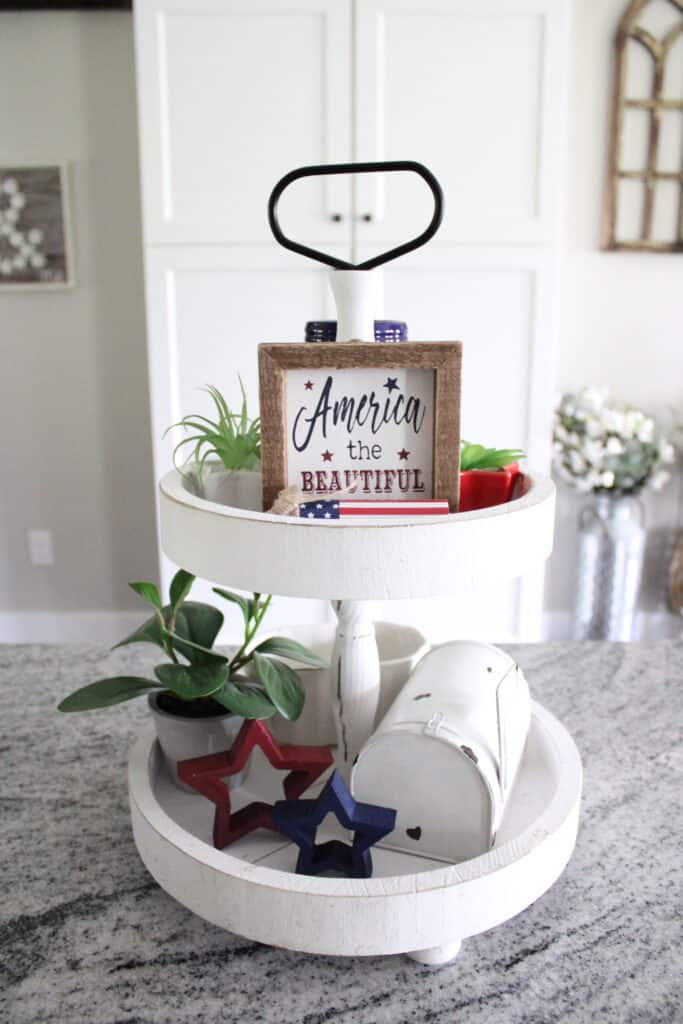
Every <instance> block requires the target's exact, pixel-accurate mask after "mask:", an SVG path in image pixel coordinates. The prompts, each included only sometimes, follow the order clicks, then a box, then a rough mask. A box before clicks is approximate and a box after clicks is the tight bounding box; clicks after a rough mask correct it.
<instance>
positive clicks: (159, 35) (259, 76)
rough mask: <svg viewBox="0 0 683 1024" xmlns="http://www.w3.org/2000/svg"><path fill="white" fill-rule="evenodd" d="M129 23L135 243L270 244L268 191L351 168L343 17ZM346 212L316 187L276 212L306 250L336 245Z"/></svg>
mask: <svg viewBox="0 0 683 1024" xmlns="http://www.w3.org/2000/svg"><path fill="white" fill-rule="evenodd" d="M137 19H138V21H137V39H138V57H139V60H138V65H139V72H138V73H139V78H140V98H141V122H142V132H141V139H142V157H143V165H144V175H145V181H146V187H145V189H144V202H145V230H146V241H147V242H148V243H156V242H169V241H171V242H188V243H201V242H217V243H222V244H225V243H232V242H265V241H270V240H271V238H272V236H271V234H270V230H269V228H268V224H267V219H266V203H267V200H268V195H269V194H270V191H271V189H272V187H273V185H274V184H275V182H276V181H277V180H278V179H279V178H280V177H281V176H282V175H283V174H285V173H286V172H287V171H288V170H290V169H291V168H292V167H296V166H298V165H301V164H306V163H324V162H327V161H331V160H348V159H349V158H350V92H351V90H350V65H349V55H348V40H349V31H350V29H349V16H348V6H347V4H345V3H341V4H336V3H334V2H333V0H294V2H293V3H287V4H285V3H283V2H280V0H267V2H263V0H261V2H258V0H256V2H252V0H207V2H202V3H201V4H196V3H191V2H190V0H154V2H145V0H143V2H142V3H141V4H139V5H138V6H137ZM284 40H286V44H285V42H284ZM349 199H350V187H349V183H348V182H344V181H342V180H341V179H337V180H333V179H330V180H329V181H325V182H323V181H322V180H320V179H317V180H316V181H315V182H312V183H311V185H310V187H308V188H306V189H300V190H298V191H297V192H296V193H295V194H293V195H292V196H291V197H288V208H287V211H286V212H287V214H288V219H289V220H290V221H291V222H292V223H294V224H296V226H297V230H298V231H299V232H300V233H301V236H302V237H303V238H318V239H320V238H325V239H326V240H331V241H338V240H340V239H342V238H343V237H344V236H345V235H348V232H349V214H350V201H349ZM335 215H341V217H342V220H339V221H338V220H335V219H333V217H334V216H335Z"/></svg>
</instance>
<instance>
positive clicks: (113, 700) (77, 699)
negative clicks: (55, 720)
mask: <svg viewBox="0 0 683 1024" xmlns="http://www.w3.org/2000/svg"><path fill="white" fill-rule="evenodd" d="M158 689H159V684H158V683H155V682H154V681H153V680H151V679H141V678H140V677H139V676H113V677H112V678H111V679H98V680H97V682H96V683H90V684H89V685H88V686H82V687H81V688H80V690H74V692H73V693H70V694H69V696H68V697H65V698H64V700H63V701H62V702H61V704H59V705H58V706H57V710H58V711H93V710H95V708H108V707H110V706H111V705H112V704H121V703H122V702H123V701H124V700H132V699H133V698H134V697H139V696H140V695H141V694H143V693H150V692H151V691H152V690H158Z"/></svg>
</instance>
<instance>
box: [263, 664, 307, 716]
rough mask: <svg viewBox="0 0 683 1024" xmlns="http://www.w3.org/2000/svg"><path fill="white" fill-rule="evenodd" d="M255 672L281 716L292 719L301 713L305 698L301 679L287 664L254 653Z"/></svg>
mask: <svg viewBox="0 0 683 1024" xmlns="http://www.w3.org/2000/svg"><path fill="white" fill-rule="evenodd" d="M254 667H255V669H256V674H257V675H258V677H259V679H260V680H261V682H262V683H263V686H264V689H265V691H266V693H267V694H268V696H269V697H270V699H271V700H272V702H273V704H274V705H275V707H276V708H277V710H278V711H279V712H280V714H281V715H282V717H283V718H286V719H287V720H288V721H293V720H294V719H295V718H298V717H299V715H300V714H301V712H302V710H303V706H304V701H305V700H306V695H305V693H304V690H303V687H302V685H301V680H300V679H299V677H298V675H297V674H296V672H295V671H294V669H292V668H290V667H289V665H285V663H284V662H283V661H277V659H275V658H266V657H264V656H263V655H262V654H254Z"/></svg>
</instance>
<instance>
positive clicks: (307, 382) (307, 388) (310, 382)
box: [304, 380, 313, 391]
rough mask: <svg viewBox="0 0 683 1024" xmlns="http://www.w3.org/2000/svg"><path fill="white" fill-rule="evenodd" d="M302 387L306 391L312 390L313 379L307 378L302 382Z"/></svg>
mask: <svg viewBox="0 0 683 1024" xmlns="http://www.w3.org/2000/svg"><path fill="white" fill-rule="evenodd" d="M304 387H305V388H306V390H307V391H312V390H313V381H312V380H307V381H306V383H305V384H304Z"/></svg>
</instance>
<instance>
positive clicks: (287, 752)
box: [178, 721, 333, 850]
mask: <svg viewBox="0 0 683 1024" xmlns="http://www.w3.org/2000/svg"><path fill="white" fill-rule="evenodd" d="M254 747H260V748H261V750H262V751H263V753H264V754H265V755H266V757H267V758H268V761H269V762H270V764H271V765H272V766H273V768H277V769H279V770H281V771H285V770H287V769H290V771H289V774H288V775H287V776H286V777H285V779H284V780H283V783H282V788H283V790H284V794H285V796H286V797H287V799H288V800H296V798H297V797H299V796H301V794H302V793H303V792H304V791H305V790H306V789H308V787H309V786H310V785H311V784H312V783H313V782H315V780H316V779H317V778H319V777H320V776H321V775H322V773H323V772H324V771H325V769H326V768H329V766H330V765H331V764H332V761H333V758H332V752H331V751H330V749H329V747H295V746H292V745H290V744H285V745H283V746H280V744H279V743H277V742H276V740H274V739H273V737H272V735H271V733H270V730H269V729H268V727H267V726H266V725H264V723H263V722H259V721H251V722H245V723H244V725H243V726H242V728H241V729H240V731H239V733H238V734H237V738H236V739H235V742H234V743H233V745H232V747H231V748H230V750H222V751H221V752H220V753H219V754H208V755H207V756H205V757H191V758H189V759H188V760H187V761H179V762H178V778H179V779H180V780H181V782H184V783H185V784H186V785H188V786H190V787H191V788H192V789H195V790H196V791H197V792H198V793H201V794H202V796H205V797H206V798H207V800H211V802H212V803H214V804H215V805H216V813H215V815H214V819H213V845H214V846H215V847H216V849H217V850H223V849H225V847H226V846H229V845H230V843H234V842H235V840H237V839H241V838H242V836H246V835H247V834H248V833H249V832H254V831H255V830H256V829H257V828H270V829H273V831H277V830H276V829H275V826H274V825H273V817H272V810H273V805H272V804H267V803H263V802H262V801H259V800H255V801H253V802H252V803H250V804H247V805H246V807H243V808H242V809H241V810H239V811H236V812H235V814H233V813H232V811H231V807H230V790H229V788H228V784H227V782H224V781H223V780H224V779H226V778H229V776H231V775H236V774H237V773H238V772H241V771H242V769H243V768H244V766H245V764H246V763H247V761H248V760H249V757H250V756H251V752H252V750H253V749H254Z"/></svg>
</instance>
